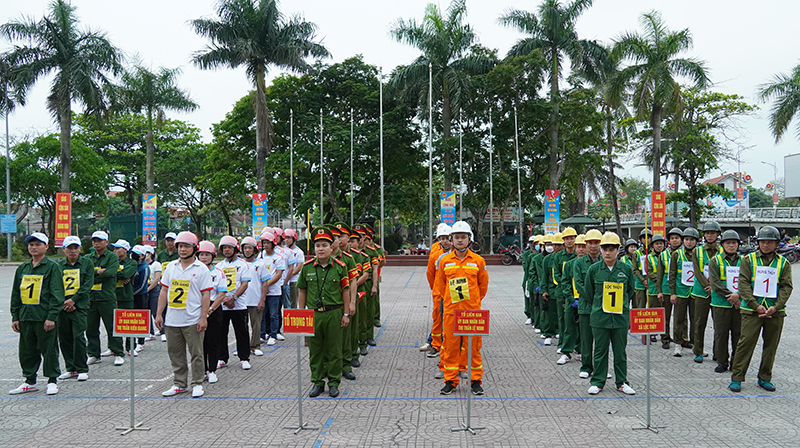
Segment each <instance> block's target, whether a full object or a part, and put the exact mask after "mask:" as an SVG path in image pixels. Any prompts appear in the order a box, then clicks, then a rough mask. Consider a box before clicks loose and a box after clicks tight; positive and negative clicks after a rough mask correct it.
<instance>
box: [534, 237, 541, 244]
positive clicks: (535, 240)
mask: <svg viewBox="0 0 800 448" xmlns="http://www.w3.org/2000/svg"><path fill="white" fill-rule="evenodd" d="M533 242H534V243H541V242H542V235H536V236H535V237H533Z"/></svg>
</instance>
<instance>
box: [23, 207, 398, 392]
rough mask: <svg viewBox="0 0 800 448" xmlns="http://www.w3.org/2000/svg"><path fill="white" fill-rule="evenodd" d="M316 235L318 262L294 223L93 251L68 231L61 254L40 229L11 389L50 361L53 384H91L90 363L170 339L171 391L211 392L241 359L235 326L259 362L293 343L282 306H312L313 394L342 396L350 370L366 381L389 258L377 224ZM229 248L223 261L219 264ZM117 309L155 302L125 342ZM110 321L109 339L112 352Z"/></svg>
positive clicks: (31, 381) (244, 349)
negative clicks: (144, 323)
mask: <svg viewBox="0 0 800 448" xmlns="http://www.w3.org/2000/svg"><path fill="white" fill-rule="evenodd" d="M312 234H313V240H314V245H315V249H316V252H315V253H316V256H315V257H314V258H312V259H310V260H308V261H306V258H307V257H306V255H305V254H304V253H303V251H302V249H300V248H299V247H298V246H297V244H296V243H297V238H298V235H297V233H296V232H295V231H294V230H291V229H288V230H285V231H284V230H282V229H279V228H266V229H264V231H263V232H262V233H261V235H260V236H259V239H258V240H256V239H255V238H253V237H246V238H243V239H242V240H241V241H239V240H237V239H236V238H235V237H232V236H224V237H222V239H221V240H220V242H219V244H218V245H217V246H215V245H214V244H213V243H212V242H210V241H198V238H197V236H196V235H194V234H193V233H192V232H181V233H179V234H177V235H176V234H175V233H172V232H170V233H167V234H166V235H165V237H164V242H165V246H166V248H165V249H164V250H162V251H161V252H159V253H158V254H157V255H156V253H155V250H154V248H153V247H150V246H140V245H135V246H133V247H131V245H130V243H128V242H127V241H125V240H117V241H116V242H114V243H110V242H109V237H108V234H107V233H106V232H104V231H96V232H94V233H93V234H92V237H91V242H92V247H91V248H90V250H89V254H87V255H82V250H83V248H82V245H81V241H80V239H79V238H78V237H76V236H69V237H67V238H65V239H64V242H63V244H62V247H63V251H64V256H65V258H64V259H63V260H60V261H56V260H54V259H50V258H48V257H47V256H46V252H47V250H48V248H49V239H48V237H47V236H46V235H44V234H42V233H38V232H37V233H33V234H31V235H29V236H28V237H27V238H26V239H25V243H26V244H27V247H28V252H29V253H30V256H31V260H29V261H26V262H24V263H22V264H21V265H20V266H19V267H18V268H17V270H16V273H15V275H14V282H13V286H12V290H11V320H12V329H13V330H14V331H15V332H17V333H19V334H20V338H19V363H20V367H21V369H22V375H23V377H24V378H25V381H24V383H22V385H20V386H19V387H17V388H16V389H13V390H11V391H9V394H11V395H17V394H22V393H27V392H34V391H37V390H38V386H37V381H36V380H37V375H38V372H39V368H40V366H41V368H42V374H43V375H44V376H45V377H47V378H48V382H47V389H46V393H47V395H55V394H57V393H58V381H59V380H69V379H76V380H77V381H86V380H88V379H89V366H96V365H98V364H101V363H102V361H103V358H106V357H108V358H112V357H113V359H114V361H113V364H114V365H115V366H121V365H123V364H124V362H125V356H139V354H140V353H141V352H142V351H143V350H144V349H145V347H146V345H145V344H146V342H151V341H157V340H159V339H160V340H161V341H162V342H165V343H166V346H167V353H168V358H169V361H170V364H171V367H172V371H173V374H174V380H173V386H172V387H170V388H169V389H168V390H166V391H164V392H163V393H162V395H163V396H165V397H170V396H174V395H177V394H181V393H186V392H189V391H190V389H191V394H192V397H201V396H203V395H204V394H205V390H204V387H203V384H204V382H208V383H216V382H217V381H219V377H218V376H217V370H218V369H220V368H223V367H226V366H229V365H230V363H231V357H230V354H231V353H230V352H229V349H228V335H229V329H230V327H231V326H233V331H234V336H235V341H236V342H235V346H236V349H235V350H233V351H232V354H233V356H235V357H236V358H238V360H239V366H240V367H241V369H243V370H249V369H250V368H251V364H250V362H251V355H252V356H256V357H258V356H263V355H264V352H263V351H262V350H261V347H262V344H266V345H267V346H273V345H275V344H277V343H278V342H279V341H283V340H285V337H284V336H283V334H282V333H281V329H282V328H283V322H282V316H283V315H282V309H284V308H298V307H300V308H305V307H306V304H309V308H313V309H314V310H315V336H313V337H309V338H308V339H307V345H308V346H309V351H310V356H309V358H310V365H311V379H312V383H313V387H312V389H311V392H310V396H312V397H314V396H317V395H319V394H320V393H321V392H322V391H323V390H324V386H325V381H326V380H327V384H328V386H329V394H330V396H332V397H335V396H337V395H338V385H339V382H340V378H345V379H349V380H355V378H356V377H355V374H354V373H353V370H352V369H353V368H354V367H359V366H360V361H359V357H360V356H365V355H367V354H368V353H369V351H368V349H367V347H368V346H375V345H376V342H375V339H374V327H376V326H377V327H379V326H380V296H379V283H380V282H379V279H380V267H381V266H383V264H384V263H385V256H384V253H383V249H382V248H381V247H380V246H379V245H377V244H374V243H373V242H372V235H373V234H374V231H373V230H372V228H371V227H370V226H369V225H366V224H364V225H356V226H353V228H352V229H351V228H350V227H348V226H347V225H345V224H344V223H337V224H336V225H331V226H325V227H320V228H319V229H315V231H313V232H312ZM218 255H219V256H221V257H222V260H221V261H219V262H216V263H215V258H217V257H218ZM332 271H333V274H334V275H333V276H331V277H330V279H331V280H330V281H329V280H328V273H330V272H332ZM342 273H343V276H341V277H340V274H342ZM318 274H319V275H318ZM320 279H321V282H320ZM334 280H335V281H334ZM115 309H149V310H150V311H151V317H152V319H151V323H150V334H149V335H148V337H145V338H141V339H137V340H136V341H135V343H134V342H132V339H128V338H126V339H125V342H124V344H123V339H122V338H120V337H114V321H113V320H114V310H115ZM101 321H102V324H103V325H104V327H105V330H106V341H105V342H106V348H107V350H105V351H102V352H101V340H100V334H101V333H100V324H101ZM334 323H335V325H334ZM123 345H124V346H123ZM187 352H188V355H189V357H188V360H187ZM59 353H60V355H61V356H62V357H63V359H64V365H65V367H66V371H65V372H63V373H62V372H61V369H60V365H59V364H60V363H59ZM93 368H99V366H96V367H93ZM190 370H191V378H189V371H190Z"/></svg>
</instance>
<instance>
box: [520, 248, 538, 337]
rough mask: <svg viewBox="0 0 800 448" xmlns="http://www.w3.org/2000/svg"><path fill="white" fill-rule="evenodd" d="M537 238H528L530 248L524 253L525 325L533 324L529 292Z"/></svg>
mask: <svg viewBox="0 0 800 448" xmlns="http://www.w3.org/2000/svg"><path fill="white" fill-rule="evenodd" d="M535 239H536V237H535V236H533V235H531V236H530V237H529V238H528V247H526V248H525V251H524V252H522V302H523V304H524V313H525V325H530V324H531V323H533V314H532V311H531V295H530V293H529V292H528V277H529V270H530V265H531V258H532V257H533V247H534V245H535V244H536V242H535Z"/></svg>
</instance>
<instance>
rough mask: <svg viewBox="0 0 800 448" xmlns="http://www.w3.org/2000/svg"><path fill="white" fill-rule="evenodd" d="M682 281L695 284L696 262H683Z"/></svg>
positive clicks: (691, 284)
mask: <svg viewBox="0 0 800 448" xmlns="http://www.w3.org/2000/svg"><path fill="white" fill-rule="evenodd" d="M681 283H683V284H684V285H686V286H694V263H692V262H691V261H684V262H683V263H681Z"/></svg>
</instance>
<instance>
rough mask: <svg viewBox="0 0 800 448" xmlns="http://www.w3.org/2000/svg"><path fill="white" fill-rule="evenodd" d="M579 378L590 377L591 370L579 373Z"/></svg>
mask: <svg viewBox="0 0 800 448" xmlns="http://www.w3.org/2000/svg"><path fill="white" fill-rule="evenodd" d="M578 378H583V379H586V378H589V372H581V373H580V374H578Z"/></svg>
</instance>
